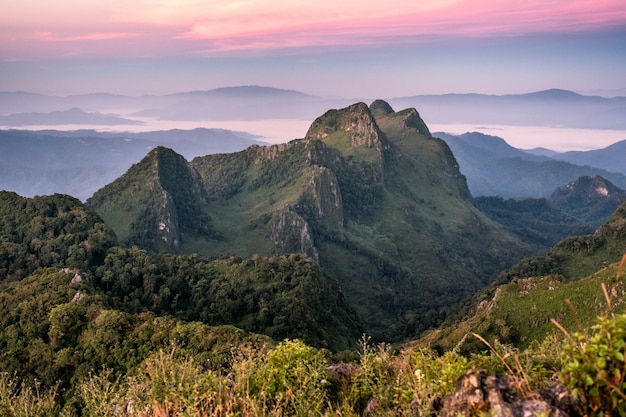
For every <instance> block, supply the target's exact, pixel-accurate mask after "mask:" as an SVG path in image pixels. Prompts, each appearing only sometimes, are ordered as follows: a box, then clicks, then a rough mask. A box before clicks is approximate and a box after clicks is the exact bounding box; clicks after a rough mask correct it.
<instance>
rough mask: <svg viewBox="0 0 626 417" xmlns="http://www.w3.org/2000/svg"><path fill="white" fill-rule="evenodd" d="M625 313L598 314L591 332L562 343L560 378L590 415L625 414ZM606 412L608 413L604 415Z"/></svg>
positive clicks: (576, 335) (577, 334) (574, 335)
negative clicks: (563, 360) (604, 315)
mask: <svg viewBox="0 0 626 417" xmlns="http://www.w3.org/2000/svg"><path fill="white" fill-rule="evenodd" d="M625 353H626V314H620V315H616V316H614V317H610V318H609V317H599V318H598V322H597V324H596V325H594V326H593V327H592V335H591V336H586V335H583V334H579V333H575V334H573V335H572V338H571V343H569V344H566V345H565V349H564V354H565V365H564V367H563V369H562V371H561V378H562V379H563V381H564V382H565V383H566V384H567V385H568V386H569V387H570V389H571V390H572V393H573V394H574V395H575V396H576V397H577V398H579V399H580V401H581V405H582V406H583V408H584V411H585V413H587V414H588V415H590V416H604V415H612V416H618V415H619V416H626V395H625V394H624V392H626V381H625V378H626V368H625V367H624V354H625ZM607 413H608V414H607Z"/></svg>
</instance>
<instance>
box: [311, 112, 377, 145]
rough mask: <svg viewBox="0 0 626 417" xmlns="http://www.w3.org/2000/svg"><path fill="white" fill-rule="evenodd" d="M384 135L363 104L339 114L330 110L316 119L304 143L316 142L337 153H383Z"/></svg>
mask: <svg viewBox="0 0 626 417" xmlns="http://www.w3.org/2000/svg"><path fill="white" fill-rule="evenodd" d="M383 138H384V134H383V133H382V132H381V131H380V129H379V128H378V125H377V124H376V121H375V120H374V116H372V113H371V112H370V109H369V108H368V107H367V105H366V104H365V103H356V104H353V105H351V106H349V107H346V108H344V109H340V110H336V109H333V110H329V111H327V112H326V113H324V114H323V115H322V116H320V117H318V118H317V119H316V120H315V121H314V122H313V123H312V124H311V127H310V128H309V130H308V132H307V133H306V136H305V139H318V140H322V141H324V142H326V143H327V144H329V145H331V146H334V147H336V148H337V149H339V150H340V151H344V150H349V149H350V148H369V149H377V150H378V151H379V152H380V151H382V147H383V145H382V142H383V141H384V139H383Z"/></svg>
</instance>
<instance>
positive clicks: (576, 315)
mask: <svg viewBox="0 0 626 417" xmlns="http://www.w3.org/2000/svg"><path fill="white" fill-rule="evenodd" d="M565 304H566V305H567V308H568V309H569V311H570V313H572V316H573V317H574V321H575V322H576V325H577V326H578V329H579V330H580V329H582V328H583V325H582V323H581V322H580V319H579V318H578V314H577V313H576V310H575V309H574V306H573V305H572V302H571V301H570V299H569V298H566V299H565Z"/></svg>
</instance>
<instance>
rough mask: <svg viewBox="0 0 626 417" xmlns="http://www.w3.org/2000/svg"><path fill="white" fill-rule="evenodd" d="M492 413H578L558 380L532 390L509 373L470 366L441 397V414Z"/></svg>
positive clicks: (527, 416) (509, 416)
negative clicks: (448, 392) (492, 372)
mask: <svg viewBox="0 0 626 417" xmlns="http://www.w3.org/2000/svg"><path fill="white" fill-rule="evenodd" d="M480 413H484V414H485V415H489V416H493V417H531V416H537V415H549V416H551V417H566V416H575V415H579V414H578V410H577V403H576V400H575V399H574V398H573V397H572V396H571V395H570V393H569V392H568V391H567V388H566V387H565V386H564V385H563V384H562V383H560V382H556V383H555V384H553V385H552V386H551V387H549V388H548V389H545V390H541V391H539V392H537V391H531V390H530V389H528V387H527V385H526V383H525V381H524V380H523V379H521V378H518V377H515V376H511V375H498V376H495V375H487V373H486V372H485V371H483V370H476V369H472V370H470V371H467V372H466V373H465V375H463V376H462V377H461V378H459V381H458V382H457V385H456V389H455V391H454V392H453V393H452V394H450V395H448V396H447V397H446V398H444V400H443V408H442V409H441V411H440V412H439V416H440V417H459V416H464V417H470V416H476V415H479V414H480Z"/></svg>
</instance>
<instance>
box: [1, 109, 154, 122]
mask: <svg viewBox="0 0 626 417" xmlns="http://www.w3.org/2000/svg"><path fill="white" fill-rule="evenodd" d="M71 124H74V125H142V124H144V123H143V122H140V121H137V120H132V119H127V118H124V117H120V116H117V115H114V114H102V113H98V112H94V113H88V112H84V111H82V110H81V109H78V108H72V109H69V110H63V111H52V112H49V113H38V112H27V113H12V114H9V115H7V116H0V125H5V126H37V125H71Z"/></svg>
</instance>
